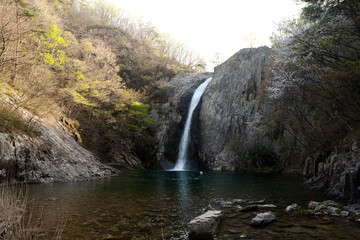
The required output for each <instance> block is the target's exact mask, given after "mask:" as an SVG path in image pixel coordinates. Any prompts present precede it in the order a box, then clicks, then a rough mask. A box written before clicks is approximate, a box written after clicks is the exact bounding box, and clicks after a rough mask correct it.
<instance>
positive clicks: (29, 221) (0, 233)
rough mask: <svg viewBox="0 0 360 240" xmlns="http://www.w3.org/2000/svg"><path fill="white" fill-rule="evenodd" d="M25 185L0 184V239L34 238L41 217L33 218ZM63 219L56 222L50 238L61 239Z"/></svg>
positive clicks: (39, 229)
mask: <svg viewBox="0 0 360 240" xmlns="http://www.w3.org/2000/svg"><path fill="white" fill-rule="evenodd" d="M31 209H32V208H31V206H30V201H29V198H28V194H27V190H26V187H24V186H23V185H9V184H4V185H2V186H0V213H1V214H0V240H36V239H39V232H40V231H41V228H42V221H43V219H42V218H41V217H40V218H38V219H34V217H33V214H32V212H33V211H32V210H31ZM65 223H66V222H65V221H63V223H62V224H58V226H57V229H56V232H55V233H54V235H53V238H52V239H61V234H62V231H63V229H64V226H65Z"/></svg>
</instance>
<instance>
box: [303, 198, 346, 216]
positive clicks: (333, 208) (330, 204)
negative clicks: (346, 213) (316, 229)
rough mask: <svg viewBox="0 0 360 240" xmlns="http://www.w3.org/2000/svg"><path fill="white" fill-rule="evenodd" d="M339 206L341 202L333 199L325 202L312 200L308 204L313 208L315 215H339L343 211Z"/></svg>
mask: <svg viewBox="0 0 360 240" xmlns="http://www.w3.org/2000/svg"><path fill="white" fill-rule="evenodd" d="M339 206H340V204H338V203H336V202H334V201H332V200H327V201H323V202H314V201H310V203H309V205H308V207H309V208H310V209H312V213H313V214H315V215H322V214H330V215H332V216H339V214H340V213H341V211H340V209H339V208H338V207H339Z"/></svg>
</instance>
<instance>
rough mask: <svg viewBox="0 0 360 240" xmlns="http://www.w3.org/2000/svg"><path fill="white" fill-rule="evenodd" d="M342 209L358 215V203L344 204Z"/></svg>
mask: <svg viewBox="0 0 360 240" xmlns="http://www.w3.org/2000/svg"><path fill="white" fill-rule="evenodd" d="M344 209H345V210H347V211H349V212H351V213H353V214H355V215H360V204H350V205H347V206H345V207H344Z"/></svg>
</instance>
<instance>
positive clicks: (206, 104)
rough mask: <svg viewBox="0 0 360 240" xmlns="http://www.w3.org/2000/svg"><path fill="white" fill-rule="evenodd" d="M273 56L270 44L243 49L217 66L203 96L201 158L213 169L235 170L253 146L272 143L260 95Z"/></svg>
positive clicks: (244, 163)
mask: <svg viewBox="0 0 360 240" xmlns="http://www.w3.org/2000/svg"><path fill="white" fill-rule="evenodd" d="M269 58H270V49H269V48H268V47H260V48H247V49H242V50H240V51H239V52H237V53H236V54H235V55H233V56H232V57H231V58H230V59H228V60H227V61H226V62H224V63H223V64H221V65H219V66H218V67H216V68H215V73H214V77H213V79H212V81H211V82H210V84H209V85H208V87H207V89H206V91H205V93H204V95H203V100H202V106H201V111H200V123H201V154H200V155H201V158H202V161H203V162H204V164H205V165H206V166H207V167H208V168H210V169H213V170H220V169H223V168H225V169H227V170H234V169H235V167H237V166H239V165H247V163H246V162H243V163H240V162H239V159H246V158H244V156H246V155H248V152H249V151H250V150H251V149H254V148H257V147H261V146H269V145H270V144H271V142H270V141H269V139H267V137H266V136H264V131H263V128H264V125H263V124H264V116H263V113H264V112H265V111H266V105H265V104H263V103H261V101H260V100H261V99H259V97H258V91H259V90H260V88H261V86H262V83H263V81H264V79H265V77H266V71H267V69H266V66H267V63H268V61H269Z"/></svg>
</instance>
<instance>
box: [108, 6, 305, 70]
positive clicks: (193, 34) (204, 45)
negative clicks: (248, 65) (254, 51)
mask: <svg viewBox="0 0 360 240" xmlns="http://www.w3.org/2000/svg"><path fill="white" fill-rule="evenodd" d="M113 2H114V3H116V4H117V5H118V6H119V7H120V8H122V9H124V10H127V11H128V12H130V13H131V14H132V15H134V16H136V17H142V19H143V20H144V21H145V22H151V23H152V24H153V25H154V26H155V27H156V28H157V29H158V30H160V31H161V32H164V33H168V34H170V36H172V37H173V38H175V39H177V40H180V41H182V42H184V43H185V44H186V46H188V48H190V49H192V50H194V51H195V52H197V53H198V54H200V55H201V56H202V57H204V59H205V60H206V61H207V62H208V63H210V62H211V61H212V60H213V59H214V56H215V54H216V53H219V55H220V58H221V59H222V60H226V59H227V58H229V57H230V56H232V55H233V54H235V53H236V52H237V51H239V50H240V49H241V48H245V47H257V46H262V45H268V46H270V40H269V37H270V36H271V34H272V33H273V32H274V31H275V30H276V23H278V22H280V21H281V20H283V19H289V18H291V17H293V16H296V15H297V14H298V13H299V10H300V9H301V6H300V5H299V4H297V3H296V1H294V0H113ZM209 65H211V64H209Z"/></svg>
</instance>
